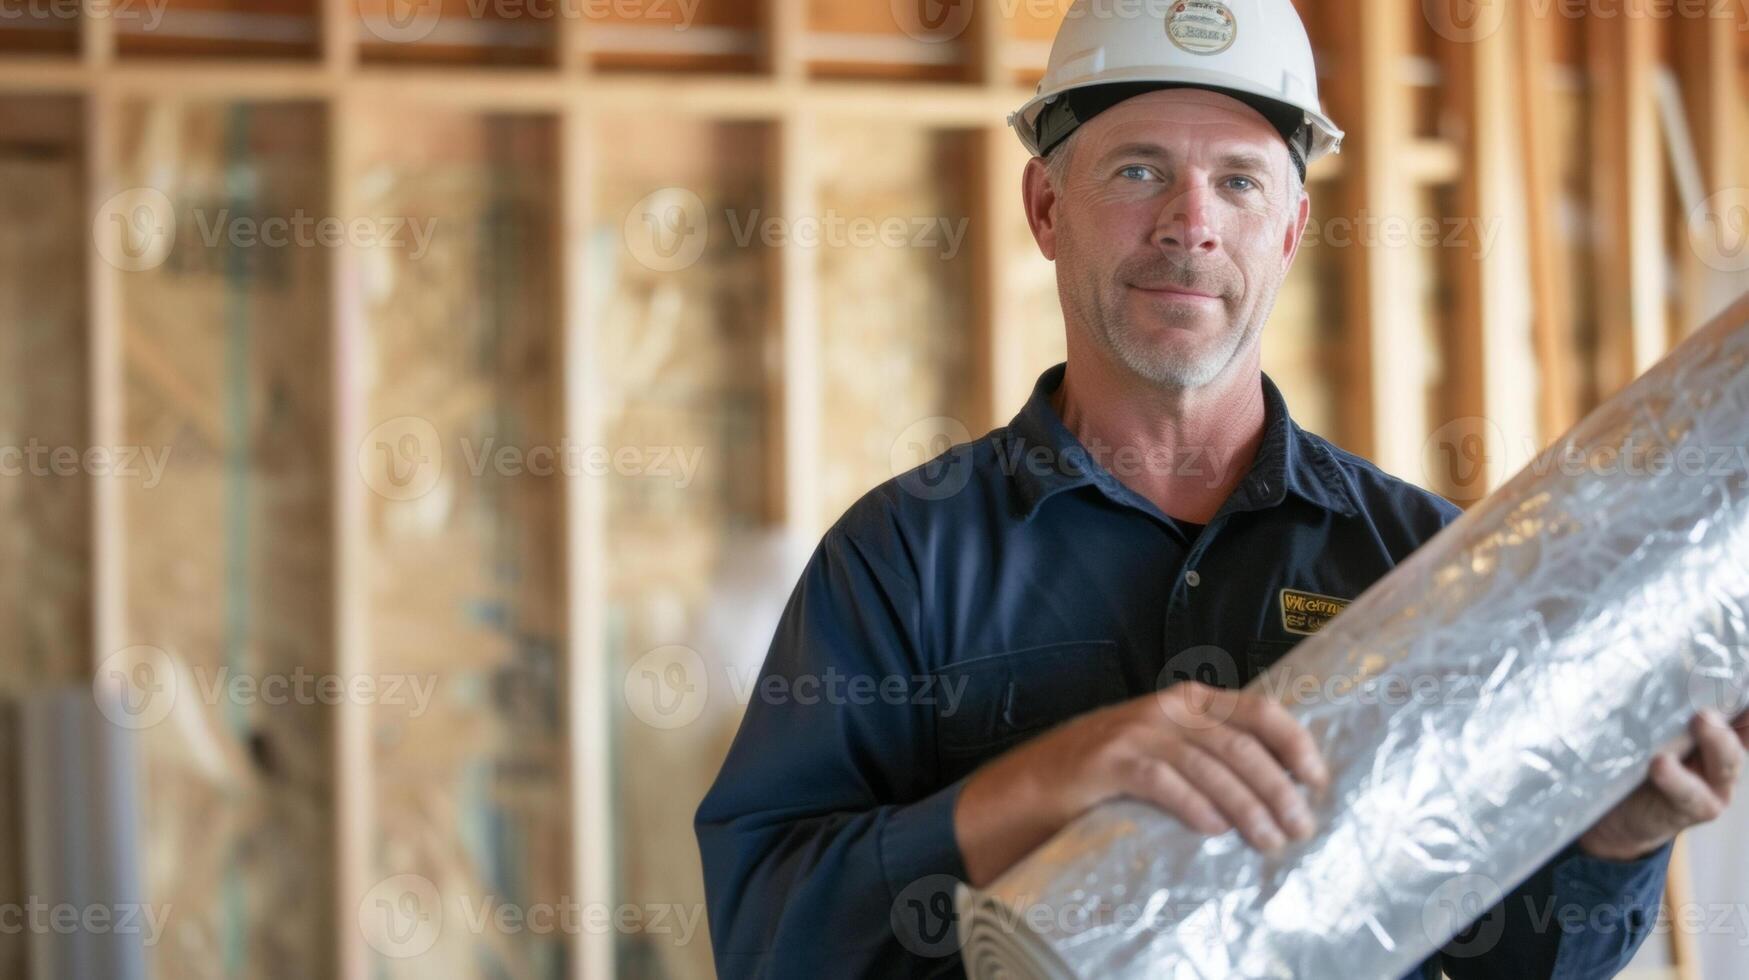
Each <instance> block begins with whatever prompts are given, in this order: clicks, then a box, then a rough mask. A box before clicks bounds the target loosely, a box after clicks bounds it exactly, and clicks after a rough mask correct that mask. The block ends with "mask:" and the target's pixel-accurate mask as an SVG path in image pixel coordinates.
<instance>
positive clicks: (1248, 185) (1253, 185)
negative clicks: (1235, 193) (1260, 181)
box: [1227, 175, 1257, 191]
mask: <svg viewBox="0 0 1749 980" xmlns="http://www.w3.org/2000/svg"><path fill="white" fill-rule="evenodd" d="M1234 181H1243V182H1244V184H1245V186H1243V187H1238V188H1235V189H1236V190H1241V191H1254V190H1256V189H1257V181H1255V180H1252V179H1251V178H1249V177H1246V176H1243V175H1239V176H1233V177H1228V178H1227V185H1228V186H1232V184H1233V182H1234Z"/></svg>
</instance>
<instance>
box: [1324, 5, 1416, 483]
mask: <svg viewBox="0 0 1749 980" xmlns="http://www.w3.org/2000/svg"><path fill="white" fill-rule="evenodd" d="M1355 7H1356V9H1355V11H1354V17H1353V18H1352V24H1353V30H1351V31H1348V32H1346V33H1345V34H1344V35H1343V37H1342V42H1341V43H1342V50H1341V51H1340V52H1339V54H1338V59H1339V60H1341V61H1343V62H1344V63H1345V64H1347V65H1348V67H1349V69H1350V70H1349V71H1346V72H1344V73H1342V74H1340V75H1338V76H1336V77H1334V78H1332V79H1331V82H1332V83H1334V84H1333V86H1332V88H1333V92H1332V96H1333V99H1332V101H1333V102H1334V103H1335V104H1336V106H1337V116H1336V117H1337V118H1338V119H1346V120H1350V123H1349V125H1350V126H1351V127H1353V132H1352V135H1351V136H1350V137H1349V139H1348V140H1346V141H1345V144H1344V148H1343V153H1342V157H1343V174H1342V185H1343V187H1342V192H1341V199H1342V202H1343V204H1342V207H1341V208H1340V212H1341V213H1342V214H1343V215H1344V216H1346V217H1348V218H1350V219H1352V220H1355V221H1356V222H1360V221H1365V220H1374V219H1377V218H1378V217H1379V216H1386V217H1389V216H1398V217H1407V216H1408V215H1409V214H1410V213H1411V211H1412V207H1413V200H1412V197H1411V195H1410V186H1411V185H1410V183H1409V181H1408V179H1407V175H1406V174H1405V172H1404V170H1403V167H1402V157H1403V151H1404V147H1405V144H1406V143H1407V141H1408V140H1409V133H1410V129H1411V121H1412V118H1413V117H1412V114H1411V105H1410V99H1409V86H1408V85H1407V84H1405V83H1404V81H1403V79H1402V77H1401V73H1400V71H1399V70H1398V69H1399V66H1400V65H1401V64H1402V60H1403V57H1404V55H1405V54H1406V53H1407V52H1408V50H1409V26H1410V24H1409V16H1410V13H1409V10H1408V8H1407V7H1405V6H1403V4H1402V3H1400V2H1398V0H1357V2H1356V4H1355ZM1408 263H1409V256H1408V254H1407V251H1406V248H1405V247H1391V246H1385V245H1383V244H1373V245H1371V246H1369V247H1364V248H1351V249H1347V250H1346V251H1345V252H1344V254H1343V266H1344V269H1343V295H1344V300H1345V302H1344V307H1343V309H1344V320H1345V327H1346V337H1345V347H1346V349H1347V354H1348V356H1347V357H1346V358H1345V367H1346V370H1345V372H1344V376H1343V377H1342V378H1340V379H1338V388H1339V390H1340V391H1341V392H1342V396H1341V398H1340V401H1339V404H1338V418H1339V419H1340V420H1341V421H1340V427H1341V435H1342V441H1343V442H1344V443H1345V445H1346V448H1348V449H1350V450H1351V451H1353V452H1356V453H1358V454H1360V455H1362V456H1366V457H1368V458H1370V459H1372V460H1374V461H1375V462H1377V463H1378V465H1380V466H1381V467H1383V468H1384V469H1385V470H1387V471H1390V472H1393V473H1413V472H1416V471H1417V470H1418V469H1419V467H1420V462H1421V460H1420V450H1421V443H1422V441H1423V439H1422V435H1420V434H1417V433H1416V432H1415V431H1414V428H1415V427H1414V425H1413V423H1412V421H1411V420H1412V419H1413V418H1414V417H1415V415H1413V414H1411V413H1405V412H1401V411H1398V410H1397V409H1398V408H1399V407H1400V406H1401V405H1403V404H1419V403H1420V401H1421V399H1422V397H1423V393H1422V390H1421V387H1420V385H1419V384H1418V379H1417V378H1416V377H1414V376H1413V375H1412V373H1410V372H1406V371H1404V370H1403V366H1404V365H1405V363H1414V359H1413V358H1412V357H1411V356H1410V355H1411V354H1412V349H1411V347H1412V345H1413V344H1414V343H1415V342H1416V340H1417V339H1418V338H1417V333H1418V332H1417V331H1415V330H1414V329H1413V328H1412V324H1413V323H1414V322H1415V319H1414V318H1415V316H1416V311H1415V308H1414V302H1413V297H1409V296H1405V295H1403V294H1402V291H1401V290H1400V289H1399V285H1400V284H1401V283H1403V282H1407V281H1409V271H1408ZM1410 400H1413V401H1410Z"/></svg>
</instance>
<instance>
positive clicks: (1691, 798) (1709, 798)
mask: <svg viewBox="0 0 1749 980" xmlns="http://www.w3.org/2000/svg"><path fill="white" fill-rule="evenodd" d="M1651 779H1652V785H1654V786H1656V787H1658V791H1659V792H1660V793H1663V794H1664V799H1665V802H1666V803H1668V804H1669V806H1670V807H1671V809H1673V810H1675V811H1676V812H1677V813H1678V814H1680V815H1681V816H1682V817H1683V818H1684V819H1686V820H1687V821H1688V822H1689V823H1691V824H1694V823H1706V822H1707V821H1709V820H1716V819H1717V818H1718V816H1719V814H1720V813H1723V812H1724V810H1725V804H1724V801H1722V800H1720V799H1719V797H1718V795H1717V794H1715V793H1714V792H1713V789H1712V787H1711V786H1708V785H1707V782H1706V780H1704V779H1702V778H1701V777H1700V776H1699V775H1698V774H1697V773H1695V772H1694V771H1693V770H1692V769H1689V768H1688V767H1687V766H1685V765H1683V764H1682V763H1681V762H1680V761H1678V760H1677V758H1676V757H1675V756H1673V755H1669V754H1668V753H1659V754H1658V755H1657V756H1655V757H1653V759H1652V773H1651Z"/></svg>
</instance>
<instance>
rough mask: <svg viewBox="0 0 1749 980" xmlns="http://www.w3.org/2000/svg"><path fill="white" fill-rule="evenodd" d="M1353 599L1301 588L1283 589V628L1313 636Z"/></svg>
mask: <svg viewBox="0 0 1749 980" xmlns="http://www.w3.org/2000/svg"><path fill="white" fill-rule="evenodd" d="M1352 601H1354V600H1352V599H1338V598H1336V597H1335V596H1328V595H1319V594H1318V593H1316V592H1301V591H1300V590H1299V589H1282V590H1281V628H1282V629H1284V630H1287V631H1288V632H1289V633H1298V634H1300V635H1301V636H1311V635H1312V634H1313V633H1316V632H1318V631H1319V630H1321V629H1323V628H1324V624H1325V623H1328V622H1329V621H1330V620H1332V619H1335V618H1336V614H1337V613H1339V612H1341V611H1342V610H1344V609H1347V608H1348V604H1349V603H1350V602H1352Z"/></svg>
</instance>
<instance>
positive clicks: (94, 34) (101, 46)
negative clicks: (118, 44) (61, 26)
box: [79, 0, 115, 70]
mask: <svg viewBox="0 0 1749 980" xmlns="http://www.w3.org/2000/svg"><path fill="white" fill-rule="evenodd" d="M79 53H80V59H81V60H82V61H83V62H84V64H85V67H86V68H87V69H92V70H101V69H103V68H105V67H107V66H108V65H110V64H112V63H113V62H114V61H115V17H114V16H113V14H112V5H111V4H110V3H109V0H85V4H84V6H83V8H81V16H80V18H79Z"/></svg>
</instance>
